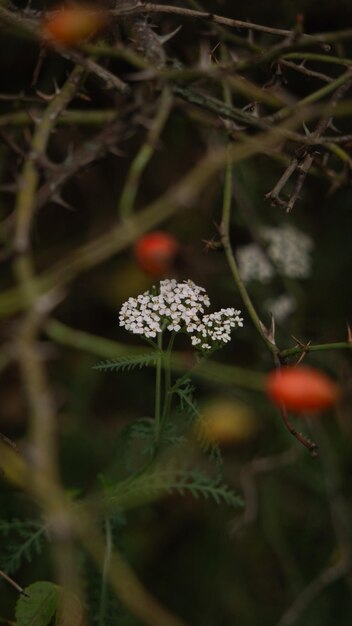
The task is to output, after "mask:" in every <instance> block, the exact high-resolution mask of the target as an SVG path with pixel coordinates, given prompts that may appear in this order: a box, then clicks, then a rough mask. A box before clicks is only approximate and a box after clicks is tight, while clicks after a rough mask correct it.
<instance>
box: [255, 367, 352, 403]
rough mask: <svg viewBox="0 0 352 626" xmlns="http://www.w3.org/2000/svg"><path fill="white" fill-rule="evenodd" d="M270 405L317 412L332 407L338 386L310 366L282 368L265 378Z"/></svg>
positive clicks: (337, 392) (336, 397) (337, 394)
mask: <svg viewBox="0 0 352 626" xmlns="http://www.w3.org/2000/svg"><path fill="white" fill-rule="evenodd" d="M266 392H267V394H268V396H269V398H270V400H271V401H272V402H274V404H277V405H279V406H284V407H285V408H286V409H288V410H289V411H293V412H295V413H320V412H322V411H324V410H326V409H328V408H330V407H331V406H333V405H334V404H335V402H336V401H337V399H338V397H339V394H340V392H339V387H338V385H337V384H336V383H335V382H334V381H333V380H331V378H329V377H328V376H327V375H326V374H324V373H322V372H320V371H319V370H316V369H314V368H311V367H282V368H281V369H277V370H275V371H273V372H271V373H270V374H269V375H268V377H267V382H266Z"/></svg>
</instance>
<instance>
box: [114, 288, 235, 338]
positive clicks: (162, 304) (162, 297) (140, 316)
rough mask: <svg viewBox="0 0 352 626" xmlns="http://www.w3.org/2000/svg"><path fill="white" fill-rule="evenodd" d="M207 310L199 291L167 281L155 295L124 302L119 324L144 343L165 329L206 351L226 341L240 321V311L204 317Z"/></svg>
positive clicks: (203, 294)
mask: <svg viewBox="0 0 352 626" xmlns="http://www.w3.org/2000/svg"><path fill="white" fill-rule="evenodd" d="M209 306H210V300H209V298H208V295H207V293H206V291H205V289H204V288H203V287H198V286H197V285H195V284H194V283H193V282H192V281H191V280H187V281H184V282H183V283H178V282H176V280H175V279H172V280H169V279H167V280H162V281H161V282H160V286H159V289H158V291H157V290H156V289H155V288H153V289H152V290H151V291H146V292H144V293H143V294H141V295H140V296H137V298H129V299H128V300H127V301H126V302H124V304H123V305H122V307H121V310H120V314H119V321H120V326H124V327H125V329H126V330H128V331H129V332H131V333H133V334H135V335H143V336H144V337H146V338H147V339H149V338H154V337H156V335H157V334H158V333H161V332H162V331H163V330H165V329H167V330H169V331H175V332H179V331H182V332H185V333H187V334H188V335H190V337H191V342H192V345H193V346H196V347H197V348H198V349H201V350H210V349H211V348H213V347H214V345H216V344H223V343H227V342H228V341H230V339H231V330H232V329H233V328H235V327H236V326H239V327H241V326H243V320H242V318H241V317H240V314H241V311H236V310H235V309H233V308H228V309H221V310H220V311H217V312H216V313H211V314H209V315H204V311H205V307H209Z"/></svg>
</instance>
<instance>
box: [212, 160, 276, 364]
mask: <svg viewBox="0 0 352 626" xmlns="http://www.w3.org/2000/svg"><path fill="white" fill-rule="evenodd" d="M231 200H232V162H231V160H230V159H228V160H227V163H226V169H225V183H224V193H223V207H222V220H221V236H222V237H221V238H222V244H223V247H224V251H225V255H226V259H227V263H228V265H229V268H230V270H231V273H232V276H233V278H234V281H235V283H236V286H237V289H238V291H239V292H240V296H241V298H242V301H243V303H244V305H245V307H246V309H247V312H248V315H249V317H250V318H251V320H252V322H253V324H254V326H255V328H256V329H257V331H258V333H259V335H260V336H261V338H262V339H263V341H264V343H265V345H266V346H267V348H268V349H269V350H270V352H271V353H272V354H274V355H275V354H277V353H278V352H279V350H278V348H277V346H276V345H275V344H274V343H273V342H272V341H270V340H269V339H268V337H267V333H266V329H265V327H264V325H263V324H262V322H261V321H260V319H259V316H258V314H257V311H256V310H255V307H254V305H253V303H252V300H251V298H250V296H249V293H248V291H247V289H246V287H245V285H244V283H243V281H242V279H241V276H240V273H239V271H238V266H237V262H236V259H235V256H234V254H233V252H232V247H231V242H230V234H229V233H230V218H231Z"/></svg>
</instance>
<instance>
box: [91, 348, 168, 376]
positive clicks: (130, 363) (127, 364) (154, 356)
mask: <svg viewBox="0 0 352 626" xmlns="http://www.w3.org/2000/svg"><path fill="white" fill-rule="evenodd" d="M159 358H160V353H158V352H149V353H146V354H141V355H138V356H127V357H122V358H121V359H115V360H113V361H112V360H109V361H102V362H101V363H97V364H96V365H94V367H93V369H95V370H102V371H106V370H107V371H110V372H118V371H120V370H121V371H123V370H127V371H130V370H132V369H134V368H135V367H139V368H141V367H146V366H148V365H155V364H156V362H157V361H158V359H159Z"/></svg>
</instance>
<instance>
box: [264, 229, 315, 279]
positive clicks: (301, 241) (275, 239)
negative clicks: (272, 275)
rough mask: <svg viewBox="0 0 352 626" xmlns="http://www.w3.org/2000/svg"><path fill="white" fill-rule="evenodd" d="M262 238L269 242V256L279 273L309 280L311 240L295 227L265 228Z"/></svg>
mask: <svg viewBox="0 0 352 626" xmlns="http://www.w3.org/2000/svg"><path fill="white" fill-rule="evenodd" d="M262 237H263V239H265V241H267V242H268V248H267V252H268V256H269V257H270V259H272V260H273V262H274V263H275V266H276V267H277V269H278V272H279V273H280V274H282V275H283V276H287V277H288V278H307V276H309V275H310V273H311V271H312V259H311V252H312V250H313V247H314V244H313V241H312V240H311V238H310V237H309V236H308V235H306V234H305V233H303V232H301V231H300V230H297V228H294V227H293V226H290V225H289V224H286V225H284V226H282V227H281V228H264V229H263V231H262Z"/></svg>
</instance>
